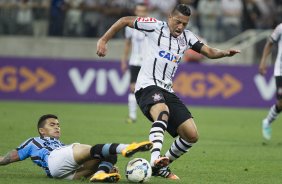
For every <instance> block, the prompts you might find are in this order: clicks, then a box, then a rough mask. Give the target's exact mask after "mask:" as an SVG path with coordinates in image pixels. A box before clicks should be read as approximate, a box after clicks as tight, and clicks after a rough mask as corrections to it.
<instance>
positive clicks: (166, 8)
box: [146, 0, 177, 20]
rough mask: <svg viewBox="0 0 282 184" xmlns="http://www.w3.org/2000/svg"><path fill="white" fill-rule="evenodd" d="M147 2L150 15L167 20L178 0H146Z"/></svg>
mask: <svg viewBox="0 0 282 184" xmlns="http://www.w3.org/2000/svg"><path fill="white" fill-rule="evenodd" d="M146 2H147V6H148V8H149V16H150V17H154V18H156V19H158V20H166V19H167V17H168V16H169V14H170V12H171V11H172V9H173V8H174V7H175V6H176V4H177V0H166V1H165V3H160V1H159V0H146Z"/></svg>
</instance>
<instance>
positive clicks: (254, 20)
mask: <svg viewBox="0 0 282 184" xmlns="http://www.w3.org/2000/svg"><path fill="white" fill-rule="evenodd" d="M260 18H261V12H260V9H259V8H258V6H257V3H256V0H245V1H243V18H242V30H243V31H246V30H248V29H256V27H257V26H258V21H259V19H260Z"/></svg>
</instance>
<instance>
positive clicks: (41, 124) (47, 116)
mask: <svg viewBox="0 0 282 184" xmlns="http://www.w3.org/2000/svg"><path fill="white" fill-rule="evenodd" d="M49 118H54V119H58V117H57V116H56V115H54V114H45V115H43V116H41V117H40V118H39V120H38V123H37V130H38V132H39V128H43V127H44V125H45V123H46V122H45V120H46V119H49ZM39 134H40V133H39Z"/></svg>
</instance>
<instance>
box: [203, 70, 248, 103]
mask: <svg viewBox="0 0 282 184" xmlns="http://www.w3.org/2000/svg"><path fill="white" fill-rule="evenodd" d="M207 81H208V82H209V83H211V84H212V87H211V88H210V89H209V90H208V92H207V96H208V97H209V98H212V97H214V96H216V95H219V94H222V97H223V98H229V97H230V96H232V95H234V94H236V93H238V92H239V91H241V90H242V84H241V83H240V82H239V81H238V80H237V79H235V78H234V77H232V76H231V75H229V74H224V75H223V78H222V79H221V78H219V77H218V76H216V75H215V74H212V73H210V74H208V76H207Z"/></svg>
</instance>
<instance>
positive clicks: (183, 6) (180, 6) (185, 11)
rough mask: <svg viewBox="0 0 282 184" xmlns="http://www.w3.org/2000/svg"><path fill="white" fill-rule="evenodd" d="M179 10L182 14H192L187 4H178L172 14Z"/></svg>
mask: <svg viewBox="0 0 282 184" xmlns="http://www.w3.org/2000/svg"><path fill="white" fill-rule="evenodd" d="M177 12H179V13H181V14H182V15H185V16H190V15H191V9H190V7H189V6H188V5H187V4H178V5H176V7H175V8H174V9H173V11H172V13H171V14H172V15H175V14H176V13H177Z"/></svg>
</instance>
